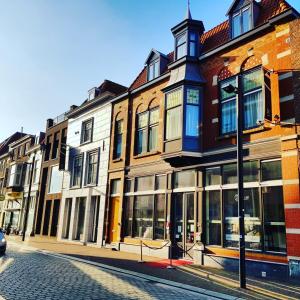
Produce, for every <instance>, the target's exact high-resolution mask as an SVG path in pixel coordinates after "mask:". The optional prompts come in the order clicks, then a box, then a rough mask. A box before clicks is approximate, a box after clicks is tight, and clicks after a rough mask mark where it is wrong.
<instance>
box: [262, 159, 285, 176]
mask: <svg viewBox="0 0 300 300" xmlns="http://www.w3.org/2000/svg"><path fill="white" fill-rule="evenodd" d="M261 173H262V181H268V180H279V179H282V173H281V160H280V159H277V160H268V161H262V162H261Z"/></svg>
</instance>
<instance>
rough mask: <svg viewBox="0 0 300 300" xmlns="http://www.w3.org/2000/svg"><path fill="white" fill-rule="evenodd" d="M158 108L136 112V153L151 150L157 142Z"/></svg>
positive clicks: (155, 146) (155, 147)
mask: <svg viewBox="0 0 300 300" xmlns="http://www.w3.org/2000/svg"><path fill="white" fill-rule="evenodd" d="M158 122H159V108H158V107H157V108H153V109H151V110H149V111H146V112H143V113H139V114H137V142H136V154H142V153H145V152H151V151H154V150H155V149H157V144H158Z"/></svg>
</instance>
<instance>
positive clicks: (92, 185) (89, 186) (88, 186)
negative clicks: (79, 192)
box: [83, 183, 97, 188]
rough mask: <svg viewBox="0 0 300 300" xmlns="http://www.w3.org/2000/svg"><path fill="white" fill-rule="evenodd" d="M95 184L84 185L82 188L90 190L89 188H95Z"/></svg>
mask: <svg viewBox="0 0 300 300" xmlns="http://www.w3.org/2000/svg"><path fill="white" fill-rule="evenodd" d="M96 186H97V184H96V183H89V184H85V185H84V186H83V187H84V188H91V187H96Z"/></svg>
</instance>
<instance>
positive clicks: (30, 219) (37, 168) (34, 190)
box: [22, 145, 43, 236]
mask: <svg viewBox="0 0 300 300" xmlns="http://www.w3.org/2000/svg"><path fill="white" fill-rule="evenodd" d="M42 159H43V154H42V151H41V149H40V145H37V146H36V147H34V148H33V149H30V154H29V158H28V161H27V164H28V165H27V169H26V177H25V182H24V194H23V199H24V201H23V203H26V202H27V200H28V191H29V181H30V167H28V166H32V163H33V160H34V165H33V175H32V183H31V190H30V200H29V208H28V216H27V226H26V235H27V236H30V235H31V234H32V233H33V232H34V221H35V220H34V216H35V210H36V204H37V200H38V197H39V184H40V173H41V166H42ZM24 213H25V210H24V209H23V218H24ZM23 218H22V219H23Z"/></svg>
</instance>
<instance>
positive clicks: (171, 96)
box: [166, 89, 183, 140]
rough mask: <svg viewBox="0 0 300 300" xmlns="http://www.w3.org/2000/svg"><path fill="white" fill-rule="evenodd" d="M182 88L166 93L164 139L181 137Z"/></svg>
mask: <svg viewBox="0 0 300 300" xmlns="http://www.w3.org/2000/svg"><path fill="white" fill-rule="evenodd" d="M182 96H183V94H182V89H178V90H175V91H173V92H170V93H168V94H167V97H166V109H167V111H166V139H167V140H172V139H176V138H180V137H181V131H182V127H181V120H182V118H181V110H182V108H181V107H182V98H183V97H182Z"/></svg>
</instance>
